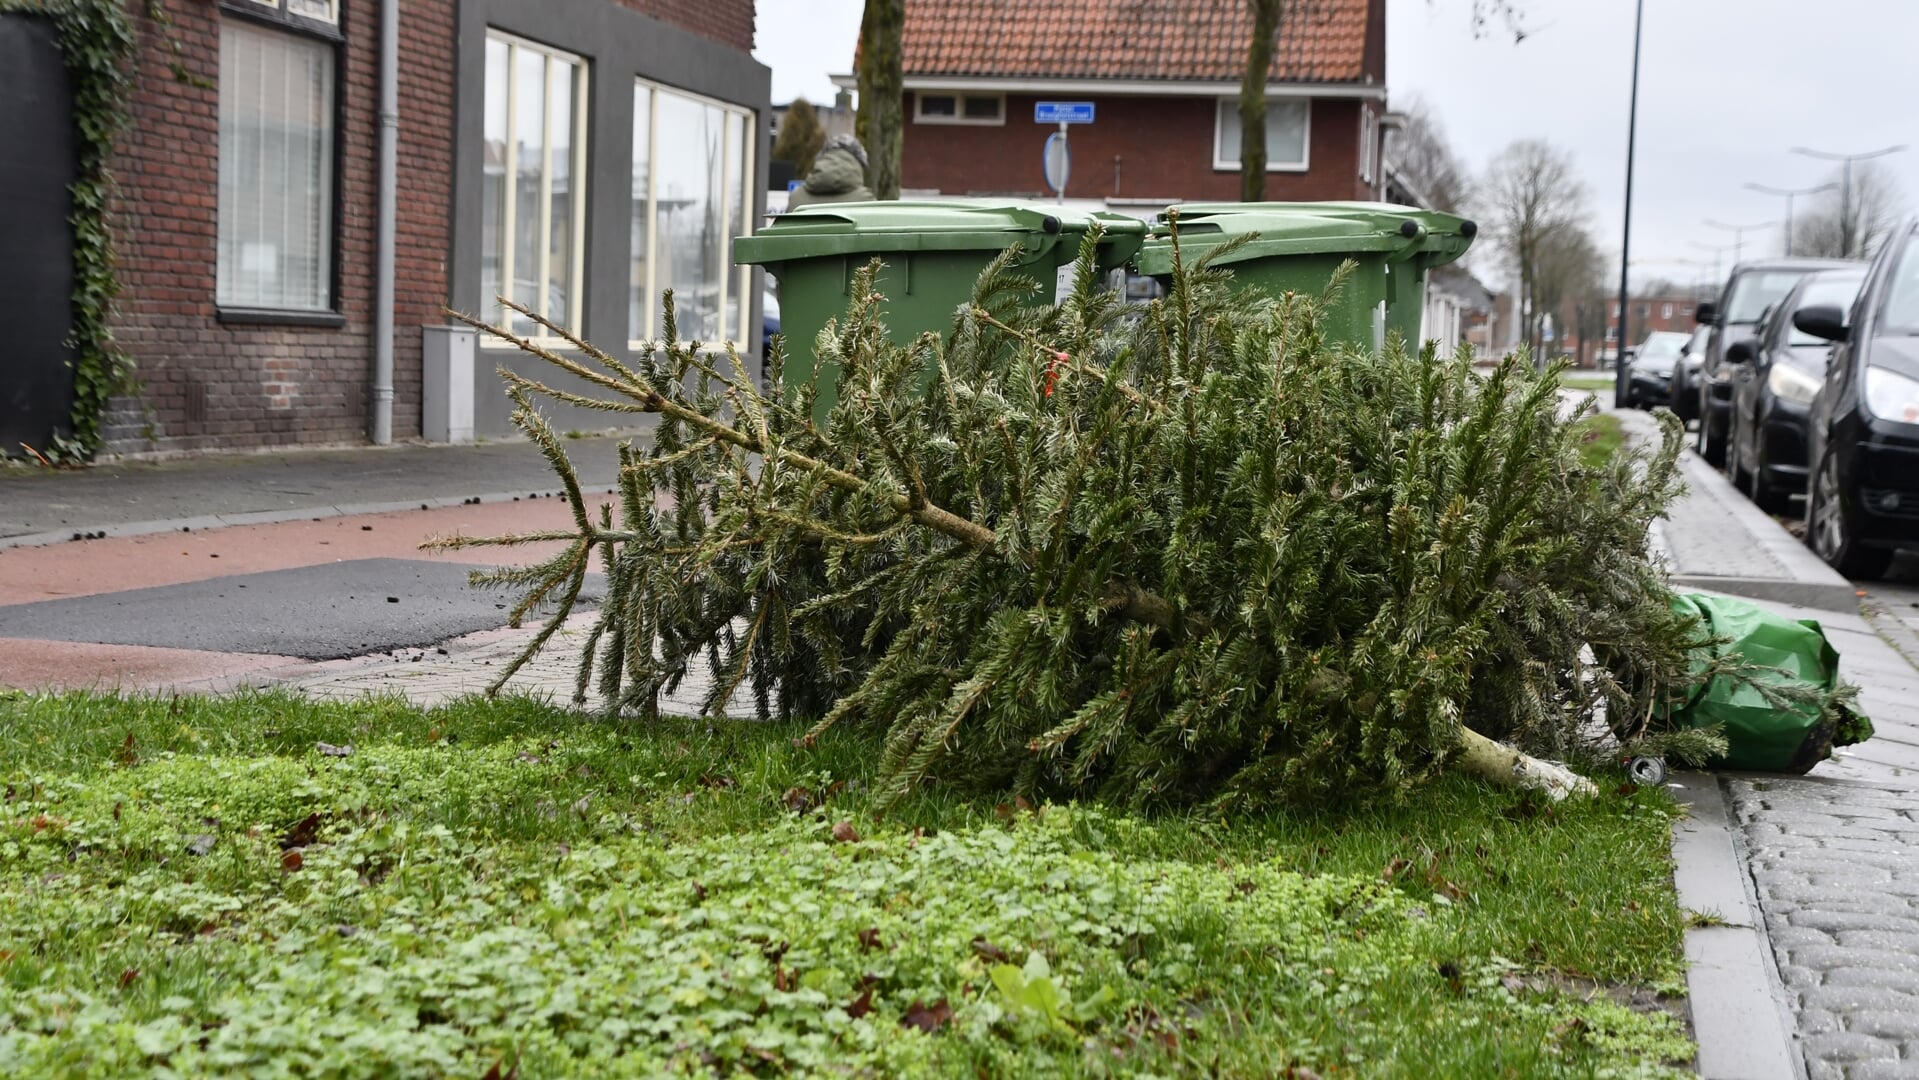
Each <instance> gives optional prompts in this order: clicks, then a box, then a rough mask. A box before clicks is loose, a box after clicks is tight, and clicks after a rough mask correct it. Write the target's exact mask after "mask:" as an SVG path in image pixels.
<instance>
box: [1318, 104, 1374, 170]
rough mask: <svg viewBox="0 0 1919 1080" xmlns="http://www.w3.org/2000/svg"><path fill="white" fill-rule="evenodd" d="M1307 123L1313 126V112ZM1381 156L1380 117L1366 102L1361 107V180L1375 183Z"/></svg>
mask: <svg viewBox="0 0 1919 1080" xmlns="http://www.w3.org/2000/svg"><path fill="white" fill-rule="evenodd" d="M1306 115H1307V117H1308V118H1309V119H1308V120H1307V123H1308V124H1309V125H1310V124H1311V122H1312V121H1311V119H1310V117H1311V116H1312V110H1311V108H1310V107H1309V108H1308V109H1307V113H1306ZM1378 155H1379V117H1378V116H1376V115H1374V113H1373V110H1372V109H1371V108H1369V107H1368V106H1367V105H1366V104H1365V103H1364V102H1361V103H1360V106H1359V178H1360V179H1361V180H1363V181H1365V182H1366V183H1368V184H1370V183H1372V182H1373V170H1374V169H1375V168H1376V167H1377V165H1378V161H1377V158H1378Z"/></svg>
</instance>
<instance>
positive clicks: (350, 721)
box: [0, 694, 1692, 1077]
mask: <svg viewBox="0 0 1919 1080" xmlns="http://www.w3.org/2000/svg"><path fill="white" fill-rule="evenodd" d="M794 734H795V731H794V730H793V729H790V728H787V727H784V726H781V725H759V724H729V725H724V726H717V727H709V726H707V725H705V724H703V723H700V722H696V721H671V722H666V723H662V724H659V725H654V726H649V727H639V726H612V725H607V724H604V723H595V722H587V721H582V720H581V719H580V718H579V717H577V716H574V715H570V714H568V713H566V712H563V711H560V710H556V709H553V708H550V707H547V706H545V705H543V704H540V703H537V702H531V701H527V700H499V701H483V700H469V701H463V702H460V703H456V704H454V705H451V706H448V707H445V708H441V709H435V710H420V709H415V708H412V707H409V706H407V705H405V704H403V703H400V702H397V701H390V700H388V701H368V702H361V703H355V704H331V703H316V702H311V701H307V700H305V699H301V698H295V697H291V696H285V695H243V696H239V697H232V698H222V699H201V698H134V699H121V698H115V697H107V696H95V695H86V694H74V695H62V696H35V695H13V696H11V697H0V774H4V777H5V783H6V787H5V807H4V813H3V814H0V986H4V988H5V989H4V996H5V1002H6V1003H5V1005H4V1006H3V1007H0V1075H15V1076H24V1075H72V1076H80V1075H101V1076H123V1075H140V1074H162V1075H205V1074H209V1073H236V1072H248V1073H251V1072H256V1071H262V1070H269V1071H274V1072H276V1073H280V1074H286V1075H301V1076H379V1075H408V1076H435V1075H460V1076H480V1075H482V1074H483V1073H488V1070H489V1069H493V1068H494V1066H495V1065H496V1064H497V1065H498V1069H497V1070H495V1071H494V1072H492V1073H488V1074H489V1075H496V1076H497V1075H501V1074H503V1073H505V1072H507V1071H509V1070H510V1069H512V1068H514V1067H515V1066H517V1067H518V1069H519V1074H520V1075H522V1076H528V1077H532V1076H559V1075H680V1074H695V1075H716V1074H717V1075H832V1076H846V1075H853V1076H868V1075H870V1076H950V1075H965V1076H973V1075H983V1076H984V1075H992V1076H1039V1075H1084V1076H1105V1075H1156V1076H1182V1075H1183V1076H1246V1077H1252V1076H1262V1077H1264V1076H1282V1075H1291V1076H1298V1077H1304V1076H1310V1075H1318V1076H1322V1077H1330V1076H1342V1075H1343V1076H1369V1077H1370V1076H1406V1077H1427V1076H1434V1075H1438V1076H1525V1077H1534V1076H1629V1075H1663V1074H1666V1073H1668V1072H1670V1071H1673V1070H1672V1067H1673V1066H1676V1065H1680V1064H1683V1063H1684V1062H1685V1061H1686V1060H1687V1059H1689V1058H1690V1056H1691V1053H1692V1047H1691V1044H1690V1043H1689V1042H1688V1041H1687V1038H1686V1035H1685V1032H1684V1028H1683V1025H1682V1024H1680V1023H1679V1022H1678V1021H1677V1020H1675V1019H1674V1017H1673V1015H1672V1014H1671V1012H1670V1011H1669V1010H1670V1008H1671V1006H1672V1002H1671V1000H1670V998H1664V999H1662V998H1661V995H1662V994H1674V993H1678V992H1679V990H1678V988H1679V987H1681V986H1682V985H1683V971H1682V966H1681V956H1680V935H1681V932H1682V928H1683V917H1682V915H1681V913H1680V911H1679V909H1678V907H1677V906H1676V902H1675V899H1674V896H1673V892H1672V888H1671V874H1670V865H1669V860H1668V834H1669V821H1670V817H1671V815H1672V813H1673V812H1674V810H1673V805H1672V803H1671V802H1670V800H1669V799H1667V798H1666V796H1665V795H1664V793H1663V792H1660V791H1658V790H1656V789H1654V790H1645V789H1633V788H1621V789H1619V790H1611V788H1610V786H1609V790H1608V793H1607V794H1606V795H1604V796H1602V797H1601V798H1598V799H1595V800H1591V801H1589V802H1586V803H1584V804H1581V805H1571V806H1559V807H1548V806H1545V805H1542V804H1540V803H1537V802H1535V801H1531V800H1529V799H1525V798H1521V797H1519V796H1517V795H1515V794H1514V793H1510V792H1504V791H1494V790H1490V789H1487V788H1483V787H1479V786H1476V785H1473V784H1470V783H1466V782H1451V781H1449V782H1445V783H1440V784H1437V785H1434V786H1432V787H1430V788H1427V789H1425V790H1423V791H1421V792H1420V793H1418V794H1417V795H1415V796H1414V797H1412V798H1410V799H1409V800H1408V801H1406V802H1405V803H1404V804H1401V805H1397V806H1379V807H1372V808H1362V809H1359V810H1348V811H1346V812H1343V813H1340V814H1337V815H1335V814H1331V813H1328V814H1289V815H1269V816H1260V817H1246V818H1234V819H1231V820H1227V819H1222V818H1221V817H1219V816H1218V815H1217V814H1212V813H1206V812H1198V811H1194V812H1186V813H1170V812H1169V813H1165V814H1160V815H1154V816H1145V817H1142V816H1137V815H1121V814H1118V813H1115V812H1111V811H1105V810H1100V809H1096V808H1092V807H1083V806H1072V807H1067V806H1049V807H1040V808H1031V807H1025V806H1023V805H1022V806H1003V805H1001V806H995V805H991V804H988V803H981V802H978V801H974V800H969V799H967V798H965V797H963V796H962V795H960V794H957V793H953V792H950V791H945V790H942V789H940V788H939V787H938V786H937V785H935V786H934V787H933V788H932V789H931V790H929V791H927V792H925V793H922V794H919V795H916V796H914V797H912V798H910V799H909V800H907V801H906V802H905V803H904V804H902V805H901V806H899V807H897V808H895V810H894V811H893V812H891V813H890V814H888V815H887V816H885V817H883V818H879V819H876V818H875V817H874V816H873V815H872V813H871V811H870V799H869V796H868V793H867V792H866V790H865V789H864V786H863V784H862V781H861V778H862V777H864V776H866V775H868V773H869V771H870V768H871V764H872V762H873V761H874V759H875V757H876V753H877V746H876V745H874V744H873V743H872V742H870V741H868V740H866V739H863V738H860V737H857V736H854V735H850V734H843V733H830V734H829V737H828V738H826V739H825V740H823V741H822V743H821V745H819V746H817V747H815V748H814V749H812V750H809V751H799V750H796V749H794V748H793V747H792V745H791V739H792V736H793V735H794ZM349 748H350V750H349ZM1616 783H1617V781H1616V780H1614V781H1613V784H1616Z"/></svg>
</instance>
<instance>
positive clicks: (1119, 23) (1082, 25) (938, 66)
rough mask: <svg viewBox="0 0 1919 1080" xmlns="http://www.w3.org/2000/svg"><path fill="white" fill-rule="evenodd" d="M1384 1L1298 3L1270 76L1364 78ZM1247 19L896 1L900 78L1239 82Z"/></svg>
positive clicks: (1156, 4)
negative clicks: (901, 37) (1371, 23)
mask: <svg viewBox="0 0 1919 1080" xmlns="http://www.w3.org/2000/svg"><path fill="white" fill-rule="evenodd" d="M1375 2H1382V0H1313V2H1310V3H1302V4H1298V5H1296V6H1297V7H1298V8H1299V11H1298V12H1297V13H1289V14H1288V16H1287V19H1286V22H1285V24H1284V25H1283V26H1282V27H1281V29H1280V32H1279V42H1278V45H1277V47H1276V48H1275V49H1274V56H1273V68H1272V76H1271V77H1272V78H1273V79H1274V80H1276V81H1281V82H1358V81H1361V80H1362V79H1364V77H1365V75H1366V71H1365V58H1366V17H1367V8H1368V6H1369V4H1370V3H1375ZM1252 26H1253V17H1252V14H1251V12H1249V11H1248V10H1247V6H1246V0H906V27H905V49H904V53H905V55H904V56H903V57H902V60H903V66H904V68H905V74H906V76H907V77H908V78H912V77H914V76H929V75H957V76H988V77H994V76H996V77H1000V78H1042V79H1045V78H1051V79H1148V80H1180V79H1191V80H1202V81H1209V82H1212V81H1237V80H1238V79H1239V77H1240V74H1241V71H1242V69H1243V68H1244V67H1245V65H1246V43H1247V38H1248V37H1250V36H1251V34H1252Z"/></svg>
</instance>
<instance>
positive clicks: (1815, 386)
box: [1766, 364, 1823, 405]
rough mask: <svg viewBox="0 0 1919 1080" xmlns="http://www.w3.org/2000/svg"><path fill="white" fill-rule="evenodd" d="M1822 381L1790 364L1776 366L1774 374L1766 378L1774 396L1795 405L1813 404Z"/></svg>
mask: <svg viewBox="0 0 1919 1080" xmlns="http://www.w3.org/2000/svg"><path fill="white" fill-rule="evenodd" d="M1822 381H1823V380H1821V379H1815V378H1813V377H1812V376H1811V375H1808V374H1806V373H1805V372H1803V371H1801V370H1799V369H1798V368H1796V367H1793V366H1792V365H1790V364H1774V365H1773V366H1772V374H1770V375H1767V376H1766V385H1767V386H1768V387H1769V388H1771V390H1772V393H1773V396H1774V397H1776V398H1778V399H1779V400H1781V401H1790V402H1792V403H1793V404H1795V405H1810V404H1812V396H1813V395H1814V394H1817V393H1818V392H1819V384H1820V383H1821V382H1822Z"/></svg>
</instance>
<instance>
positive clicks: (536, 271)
mask: <svg viewBox="0 0 1919 1080" xmlns="http://www.w3.org/2000/svg"><path fill="white" fill-rule="evenodd" d="M515 52H516V53H517V54H518V55H517V57H516V60H515V65H514V66H515V68H516V70H515V72H514V74H515V76H516V79H517V82H516V84H515V87H514V102H513V134H512V139H513V163H514V170H515V171H514V177H513V238H512V239H513V299H514V300H515V301H516V302H518V303H520V304H522V305H524V306H526V307H529V308H532V309H533V310H535V311H538V310H539V309H540V222H541V219H542V218H543V217H544V216H545V213H544V211H545V208H544V207H543V206H542V205H541V203H540V199H541V190H540V181H541V180H542V179H544V177H545V173H546V171H545V170H544V169H543V168H541V155H543V154H544V153H545V148H546V56H545V55H544V54H542V53H540V52H537V51H535V50H533V49H525V48H522V49H516V50H515ZM509 325H510V327H511V329H512V330H513V332H514V333H516V334H532V333H534V332H535V331H536V330H537V329H538V327H537V325H536V324H535V323H534V322H533V321H532V320H531V319H528V318H526V317H524V316H520V315H515V316H514V317H513V319H512V321H511V323H510V324H509Z"/></svg>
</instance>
